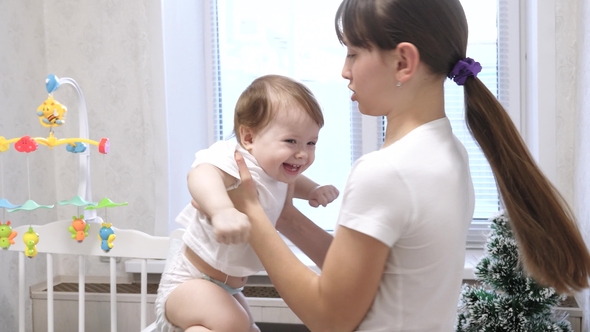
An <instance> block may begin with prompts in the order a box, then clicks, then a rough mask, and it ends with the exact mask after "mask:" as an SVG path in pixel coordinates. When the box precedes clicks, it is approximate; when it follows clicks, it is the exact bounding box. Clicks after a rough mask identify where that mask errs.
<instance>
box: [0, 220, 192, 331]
mask: <svg viewBox="0 0 590 332" xmlns="http://www.w3.org/2000/svg"><path fill="white" fill-rule="evenodd" d="M71 223H72V220H62V221H55V222H51V223H48V224H46V225H33V229H34V231H35V232H36V233H37V234H38V235H39V243H38V244H37V250H38V255H37V256H35V257H34V258H27V257H26V256H25V253H24V249H25V244H24V242H23V241H22V235H23V234H25V232H27V230H28V229H29V225H23V226H20V227H17V228H15V229H14V230H15V231H16V232H18V236H17V238H16V239H15V244H13V245H11V246H10V248H9V249H8V250H9V251H17V252H18V255H19V292H18V293H19V310H18V312H19V315H18V316H19V332H24V331H25V300H26V296H27V295H28V292H26V288H27V285H25V265H26V264H25V260H27V259H43V256H46V259H47V331H48V332H53V331H54V309H55V307H54V299H53V297H54V294H53V285H54V271H53V257H54V255H55V254H70V255H71V254H77V255H79V259H78V262H79V272H78V284H79V285H78V292H79V293H78V331H79V332H83V331H84V329H85V319H84V316H85V292H84V288H85V286H84V285H85V277H86V276H85V257H86V256H106V257H109V260H110V326H111V328H110V330H111V331H112V332H116V331H117V299H116V297H117V294H116V283H117V275H116V264H117V263H116V258H117V257H121V258H136V259H140V260H141V262H142V263H141V265H142V267H141V301H140V306H141V309H140V312H141V317H140V322H141V324H140V326H141V329H142V331H153V330H154V326H153V324H152V325H150V326H147V300H146V299H147V268H146V267H147V260H148V259H166V257H167V255H168V248H169V244H170V241H172V240H173V239H179V238H180V237H181V236H182V232H183V231H182V230H176V231H174V232H173V233H172V235H171V236H170V237H162V236H151V235H148V234H146V233H143V232H139V231H136V230H129V229H116V228H114V227H113V229H114V231H115V235H116V239H115V241H114V247H113V248H112V249H111V250H110V251H109V252H108V253H107V252H104V251H103V250H102V249H101V245H100V241H101V240H100V239H99V237H98V232H99V229H100V227H101V225H100V224H98V223H92V224H91V226H90V229H89V231H88V237H87V238H86V239H84V241H83V242H81V243H78V242H77V241H75V240H74V239H72V238H71V234H70V232H69V231H68V227H69V226H70V225H71ZM125 319H134V318H133V317H125ZM125 332H127V331H125Z"/></svg>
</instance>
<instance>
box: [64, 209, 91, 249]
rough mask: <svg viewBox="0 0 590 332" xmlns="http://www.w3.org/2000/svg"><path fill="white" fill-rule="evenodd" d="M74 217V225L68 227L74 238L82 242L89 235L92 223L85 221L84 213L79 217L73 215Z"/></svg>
mask: <svg viewBox="0 0 590 332" xmlns="http://www.w3.org/2000/svg"><path fill="white" fill-rule="evenodd" d="M72 219H73V221H72V226H70V227H68V230H69V231H70V233H72V239H74V240H76V241H78V242H82V241H84V239H85V238H86V237H87V236H88V230H89V229H90V224H87V223H86V221H84V215H81V216H79V217H76V216H73V217H72Z"/></svg>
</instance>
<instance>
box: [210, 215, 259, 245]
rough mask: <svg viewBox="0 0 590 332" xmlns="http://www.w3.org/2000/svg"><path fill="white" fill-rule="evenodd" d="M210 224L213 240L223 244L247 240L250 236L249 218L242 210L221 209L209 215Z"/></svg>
mask: <svg viewBox="0 0 590 332" xmlns="http://www.w3.org/2000/svg"><path fill="white" fill-rule="evenodd" d="M211 225H212V226H213V233H214V234H215V240H216V241H217V242H219V243H224V244H238V243H246V242H248V237H249V236H250V220H249V219H248V217H247V216H246V215H245V214H243V213H242V212H240V211H238V210H236V209H234V208H229V209H223V210H221V211H218V212H217V213H215V215H213V217H211Z"/></svg>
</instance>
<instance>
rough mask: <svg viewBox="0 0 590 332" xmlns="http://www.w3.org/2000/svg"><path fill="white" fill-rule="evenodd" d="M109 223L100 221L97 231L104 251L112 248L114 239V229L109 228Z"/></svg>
mask: <svg viewBox="0 0 590 332" xmlns="http://www.w3.org/2000/svg"><path fill="white" fill-rule="evenodd" d="M111 225H112V224H111V223H106V222H103V223H102V227H101V228H100V231H98V239H99V240H101V244H100V247H101V248H102V250H104V252H109V251H110V250H111V249H113V246H114V244H113V242H114V241H115V237H116V236H115V231H114V230H113V229H112V228H111Z"/></svg>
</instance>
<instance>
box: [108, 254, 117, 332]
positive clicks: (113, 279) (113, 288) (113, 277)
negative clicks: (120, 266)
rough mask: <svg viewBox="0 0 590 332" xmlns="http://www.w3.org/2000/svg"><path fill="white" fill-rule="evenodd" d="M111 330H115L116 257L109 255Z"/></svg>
mask: <svg viewBox="0 0 590 332" xmlns="http://www.w3.org/2000/svg"><path fill="white" fill-rule="evenodd" d="M110 262H111V332H117V258H116V257H111V258H110Z"/></svg>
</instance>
